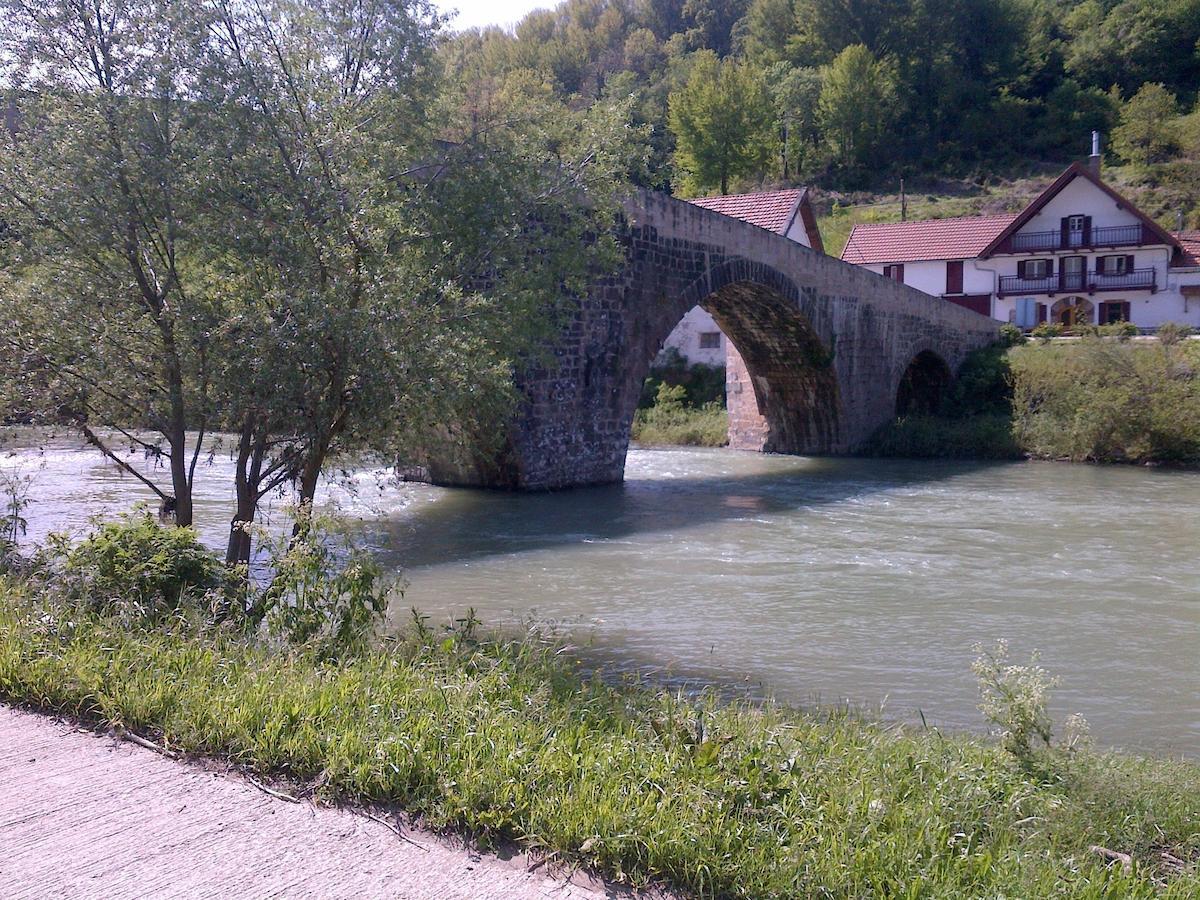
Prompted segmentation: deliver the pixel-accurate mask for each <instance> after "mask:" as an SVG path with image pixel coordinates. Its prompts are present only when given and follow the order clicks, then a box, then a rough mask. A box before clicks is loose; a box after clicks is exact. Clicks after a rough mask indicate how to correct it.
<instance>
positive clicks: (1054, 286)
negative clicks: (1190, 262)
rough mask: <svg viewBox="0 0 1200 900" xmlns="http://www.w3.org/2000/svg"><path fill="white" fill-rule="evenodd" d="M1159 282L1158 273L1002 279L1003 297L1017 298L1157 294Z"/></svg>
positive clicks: (1089, 274) (1074, 273) (1085, 274)
mask: <svg viewBox="0 0 1200 900" xmlns="http://www.w3.org/2000/svg"><path fill="white" fill-rule="evenodd" d="M1157 289H1158V282H1157V278H1156V275H1155V269H1153V268H1147V269H1132V270H1130V271H1128V272H1123V273H1122V274H1120V275H1103V274H1101V273H1100V272H1071V273H1065V272H1060V273H1058V274H1057V275H1046V276H1043V277H1041V278H1022V277H1021V276H1020V275H1001V276H1000V291H999V294H1000V296H1001V297H1009V296H1012V295H1013V294H1069V293H1088V294H1094V293H1095V292H1096V291H1155V290H1157Z"/></svg>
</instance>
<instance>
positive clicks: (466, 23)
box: [434, 0, 559, 29]
mask: <svg viewBox="0 0 1200 900" xmlns="http://www.w3.org/2000/svg"><path fill="white" fill-rule="evenodd" d="M558 2H559V0H434V3H435V4H436V5H437V7H438V8H439V9H441V10H442V11H443V12H452V11H453V10H456V9H457V10H458V16H457V17H456V18H455V19H454V20H453V21H452V22H451V23H450V27H451V28H455V29H458V28H474V27H476V26H479V25H504V26H508V25H512V24H514V23H516V22H517V21H518V20H519V19H520V18H521V17H522V16H524V15H525V14H526V13H527V12H529V11H530V10H533V9H547V8H549V7H552V6H557V5H558Z"/></svg>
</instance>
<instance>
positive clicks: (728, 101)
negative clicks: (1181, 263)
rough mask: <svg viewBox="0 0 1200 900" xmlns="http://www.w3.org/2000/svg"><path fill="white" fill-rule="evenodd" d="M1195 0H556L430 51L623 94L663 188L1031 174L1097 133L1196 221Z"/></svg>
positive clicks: (499, 78)
mask: <svg viewBox="0 0 1200 900" xmlns="http://www.w3.org/2000/svg"><path fill="white" fill-rule="evenodd" d="M1198 39H1200V0H567V2H565V3H563V4H561V5H560V6H558V7H557V8H556V9H553V10H544V11H537V12H534V13H532V14H530V15H529V16H527V17H526V18H525V19H524V20H522V21H521V22H520V23H519V24H518V25H517V26H516V27H515V29H513V31H512V32H511V33H509V32H506V31H503V30H501V29H498V28H493V29H487V30H484V31H468V32H464V33H462V34H460V35H458V36H456V37H454V38H453V39H452V40H451V41H450V42H449V43H448V44H447V45H446V46H445V47H444V59H445V61H446V62H447V63H448V64H449V66H450V67H451V70H452V71H454V72H456V73H457V75H458V77H459V80H460V83H463V84H468V85H471V86H472V89H473V90H474V91H475V92H476V93H477V95H478V96H480V97H482V96H484V95H486V93H487V92H488V91H491V90H497V91H502V90H505V89H506V88H507V89H511V87H512V85H513V84H514V79H516V80H518V81H517V82H516V83H519V84H520V85H522V87H523V89H528V88H530V87H533V86H536V88H537V90H539V91H543V92H545V93H546V94H547V95H552V96H553V97H554V98H555V99H557V100H559V101H562V102H567V103H570V104H572V105H577V106H587V105H589V104H592V103H595V102H597V101H602V100H607V101H611V100H616V99H619V98H620V99H625V100H627V101H628V100H629V99H630V98H632V102H633V103H634V105H635V110H636V113H635V119H636V120H637V121H639V122H640V123H641V124H644V125H646V126H648V128H647V136H646V140H648V141H649V143H650V145H651V152H650V156H649V159H650V162H649V167H648V170H647V171H644V172H637V173H633V174H634V176H635V177H636V178H637V179H638V180H641V181H644V182H646V183H649V184H652V185H655V186H659V187H664V188H666V187H670V188H672V189H674V190H676V191H677V192H679V193H683V194H685V195H690V194H693V193H702V192H703V193H708V192H719V191H732V190H735V189H740V188H746V187H752V186H757V185H761V184H782V183H796V182H806V183H813V184H817V185H820V186H822V187H825V188H828V189H833V190H838V191H848V190H864V189H866V190H870V189H879V188H887V189H894V186H895V185H896V183H897V181H898V178H899V177H901V176H907V177H908V178H910V179H916V180H918V181H919V180H920V179H922V178H924V179H929V178H931V177H935V176H936V177H946V176H951V177H958V178H964V177H965V178H969V179H977V180H980V181H983V180H986V179H989V178H993V177H995V176H997V175H999V176H1005V177H1014V176H1019V175H1023V174H1040V173H1041V172H1044V171H1046V170H1047V167H1048V166H1050V165H1051V164H1061V163H1063V162H1066V161H1069V160H1071V159H1075V158H1079V157H1081V156H1083V155H1086V153H1087V149H1088V140H1089V134H1090V132H1091V131H1092V130H1093V129H1098V130H1100V131H1102V132H1104V133H1105V135H1106V136H1107V137H1108V139H1109V140H1108V141H1107V143H1106V151H1107V160H1106V162H1107V163H1108V164H1109V165H1110V166H1121V167H1123V168H1122V169H1121V171H1120V173H1119V176H1120V180H1122V181H1124V182H1126V183H1127V184H1129V185H1132V186H1140V188H1141V189H1143V190H1142V193H1146V192H1147V191H1148V192H1149V195H1150V196H1151V205H1152V206H1154V207H1155V210H1154V212H1155V214H1156V215H1159V216H1161V217H1164V219H1169V221H1168V224H1170V225H1172V226H1173V225H1175V224H1176V222H1175V220H1176V218H1177V214H1178V211H1180V210H1182V211H1183V213H1184V215H1185V217H1186V218H1187V220H1188V221H1189V222H1190V223H1192V224H1197V223H1198V221H1197V220H1198V219H1200V210H1197V209H1196V204H1195V199H1194V197H1195V194H1196V190H1195V185H1197V184H1200V115H1198V114H1197V113H1196V112H1195V104H1196V100H1197V91H1198V89H1200V55H1198V54H1197V40H1198Z"/></svg>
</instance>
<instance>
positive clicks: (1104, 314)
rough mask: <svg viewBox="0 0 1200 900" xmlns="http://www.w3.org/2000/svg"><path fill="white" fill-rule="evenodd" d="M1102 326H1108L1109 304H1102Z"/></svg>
mask: <svg viewBox="0 0 1200 900" xmlns="http://www.w3.org/2000/svg"><path fill="white" fill-rule="evenodd" d="M1100 324H1101V325H1107V324H1108V304H1107V303H1101V304H1100Z"/></svg>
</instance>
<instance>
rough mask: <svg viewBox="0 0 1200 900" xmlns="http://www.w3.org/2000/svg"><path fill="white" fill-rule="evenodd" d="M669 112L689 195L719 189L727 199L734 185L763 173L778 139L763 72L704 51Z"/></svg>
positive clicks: (674, 94)
mask: <svg viewBox="0 0 1200 900" xmlns="http://www.w3.org/2000/svg"><path fill="white" fill-rule="evenodd" d="M669 110H670V111H669V122H670V127H671V131H672V132H673V133H674V135H675V142H676V146H675V163H676V166H677V167H678V168H679V170H680V171H681V172H683V173H684V178H683V184H682V187H683V189H684V190H685V191H703V190H710V189H711V188H713V187H718V188H719V189H720V191H721V193H722V194H727V193H729V182H730V180H731V179H734V178H742V177H746V176H749V175H754V174H760V173H762V172H763V170H764V168H765V166H766V163H767V160H768V159H769V158H770V154H771V151H772V147H773V144H774V142H775V135H774V133H773V122H774V112H773V110H772V106H771V97H770V94H769V92H768V90H767V85H766V79H765V78H764V77H763V74H762V72H761V71H759V70H757V69H754V68H751V67H750V66H748V65H746V64H744V63H739V62H736V61H734V60H726V61H725V62H721V61H720V60H718V59H717V56H716V54H715V53H712V52H711V51H701V52H699V53H697V54H696V57H695V60H694V61H693V63H692V68H691V72H690V74H689V75H688V78H687V82H686V83H685V84H684V85H683V87H682V88H680V89H679V90H678V91H675V92H674V93H672V94H671V97H670V101H669Z"/></svg>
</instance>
